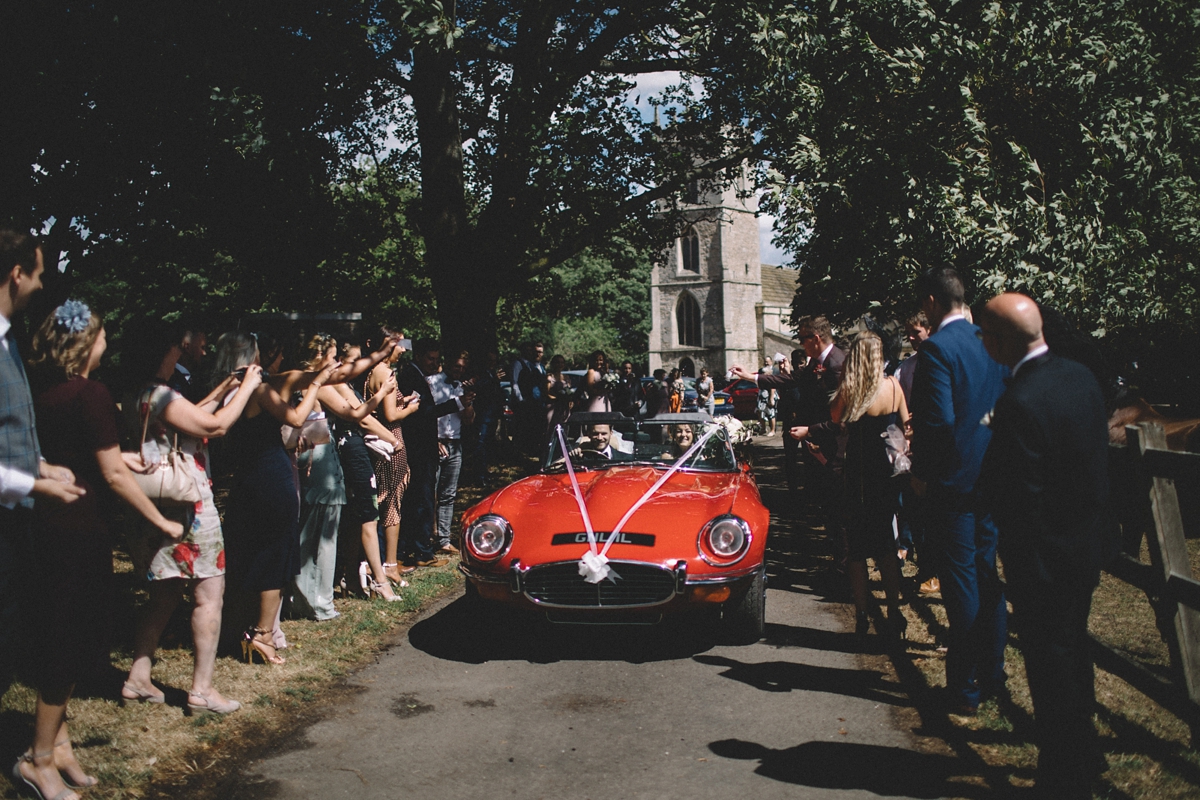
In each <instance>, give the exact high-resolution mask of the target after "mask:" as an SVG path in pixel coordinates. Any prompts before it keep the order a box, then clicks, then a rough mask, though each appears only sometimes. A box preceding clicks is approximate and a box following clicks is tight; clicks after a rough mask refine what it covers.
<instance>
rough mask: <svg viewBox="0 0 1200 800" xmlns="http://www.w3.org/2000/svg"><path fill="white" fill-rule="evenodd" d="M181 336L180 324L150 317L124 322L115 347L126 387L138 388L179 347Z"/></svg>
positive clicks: (183, 332)
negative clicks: (172, 350) (172, 349)
mask: <svg viewBox="0 0 1200 800" xmlns="http://www.w3.org/2000/svg"><path fill="white" fill-rule="evenodd" d="M192 330H196V329H195V328H193V329H192ZM185 333H187V326H186V325H184V324H183V323H180V322H166V321H163V320H159V319H154V318H152V317H139V318H137V319H133V320H130V321H129V322H127V323H125V326H124V327H123V328H122V329H121V338H120V339H119V340H118V342H117V344H118V350H119V352H120V353H121V373H122V375H123V376H124V379H125V381H126V382H127V384H128V388H130V389H135V388H141V386H143V385H144V384H145V383H146V381H147V380H149V379H150V378H151V377H152V376H153V375H154V373H156V372H158V368H159V367H160V366H161V365H162V360H163V357H164V356H166V354H167V351H168V350H170V349H171V348H172V347H176V346H179V345H181V344H182V343H183V337H184V334H185ZM222 377H224V376H222Z"/></svg>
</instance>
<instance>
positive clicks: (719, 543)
mask: <svg viewBox="0 0 1200 800" xmlns="http://www.w3.org/2000/svg"><path fill="white" fill-rule="evenodd" d="M753 538H754V537H753V535H752V534H751V533H750V525H749V523H747V522H746V520H744V519H742V518H740V517H735V516H733V515H732V514H726V515H724V516H720V517H717V518H716V519H714V520H712V521H711V522H709V523H708V524H707V525H705V526H704V529H703V530H701V531H700V539H699V541H698V542H697V543H696V544H697V549H698V550H699V551H700V557H701V558H703V559H704V561H705V562H706V563H708V564H711V565H712V566H714V567H727V566H729V565H731V564H736V563H737V562H739V561H741V560H742V558H743V557H744V556H745V555H746V553H747V552H748V551H749V550H750V541H751V540H752V539H753Z"/></svg>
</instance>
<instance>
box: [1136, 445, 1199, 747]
mask: <svg viewBox="0 0 1200 800" xmlns="http://www.w3.org/2000/svg"><path fill="white" fill-rule="evenodd" d="M1127 430H1130V432H1133V430H1131V429H1127ZM1133 443H1135V445H1136V448H1137V450H1136V455H1137V456H1138V462H1139V464H1138V469H1139V472H1140V473H1141V475H1142V476H1143V477H1144V479H1145V480H1144V482H1143V484H1142V485H1143V486H1145V485H1147V484H1148V485H1149V488H1150V510H1151V513H1152V514H1153V516H1154V535H1155V539H1156V543H1157V545H1158V547H1157V550H1158V555H1159V559H1158V560H1159V562H1160V564H1161V568H1162V574H1163V575H1162V577H1163V586H1164V590H1165V587H1166V583H1167V582H1168V581H1169V580H1170V579H1171V576H1172V575H1178V576H1181V577H1187V578H1191V577H1192V568H1191V563H1190V561H1189V559H1188V552H1187V542H1186V541H1185V540H1184V536H1183V518H1182V517H1181V516H1180V514H1179V497H1178V495H1177V494H1176V493H1175V481H1173V480H1171V479H1169V478H1159V477H1154V476H1151V475H1147V474H1146V473H1145V472H1144V468H1145V467H1144V464H1143V463H1142V461H1141V458H1140V457H1141V456H1142V455H1144V454H1145V452H1146V451H1147V450H1166V449H1167V435H1166V432H1165V431H1164V430H1163V427H1162V426H1161V425H1159V424H1157V423H1154V422H1140V423H1138V425H1137V428H1136V434H1135V435H1134V437H1133ZM1164 610H1165V611H1166V612H1167V614H1166V615H1167V620H1166V621H1169V622H1170V623H1172V625H1171V628H1172V632H1173V633H1174V636H1169V637H1167V644H1168V646H1169V647H1170V649H1171V660H1172V661H1173V662H1174V667H1175V670H1176V672H1177V674H1179V675H1180V677H1182V678H1183V682H1184V686H1186V687H1187V693H1188V697H1189V698H1190V699H1191V701H1192V702H1193V703H1196V704H1200V611H1196V610H1195V609H1192V608H1188V607H1187V606H1185V605H1183V604H1182V603H1179V602H1176V601H1174V600H1172V599H1168V600H1167V604H1166V608H1165V609H1164ZM1164 633H1166V631H1164ZM1172 640H1173V641H1172ZM1194 733H1195V732H1194Z"/></svg>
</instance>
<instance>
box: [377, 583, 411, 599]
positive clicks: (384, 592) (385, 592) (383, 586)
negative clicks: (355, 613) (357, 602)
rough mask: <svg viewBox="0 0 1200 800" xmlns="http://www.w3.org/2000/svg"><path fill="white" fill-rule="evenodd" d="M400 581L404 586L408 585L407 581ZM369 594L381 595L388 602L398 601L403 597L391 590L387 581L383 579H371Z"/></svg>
mask: <svg viewBox="0 0 1200 800" xmlns="http://www.w3.org/2000/svg"><path fill="white" fill-rule="evenodd" d="M401 583H403V584H404V585H405V586H408V582H407V581H401ZM371 595H372V596H373V597H382V598H383V599H384V600H386V601H388V602H389V603H399V602H400V601H401V600H402V599H403V598H402V597H400V595H398V594H395V593H393V592H392V587H391V586H389V585H388V583H387V581H384V582H383V583H376V582H375V581H371Z"/></svg>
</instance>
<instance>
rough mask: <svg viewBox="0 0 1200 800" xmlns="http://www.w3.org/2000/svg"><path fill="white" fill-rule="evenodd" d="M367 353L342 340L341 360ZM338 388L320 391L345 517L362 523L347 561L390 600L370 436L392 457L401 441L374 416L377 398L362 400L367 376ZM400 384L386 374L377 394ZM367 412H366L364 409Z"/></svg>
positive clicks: (366, 584) (368, 591) (367, 587)
mask: <svg viewBox="0 0 1200 800" xmlns="http://www.w3.org/2000/svg"><path fill="white" fill-rule="evenodd" d="M361 356H362V348H361V347H359V346H358V345H356V344H346V345H343V346H342V351H341V360H342V361H343V362H344V363H347V362H353V361H357V360H358V359H359V358H360V357H361ZM331 388H332V389H333V390H334V391H336V392H337V394H338V397H339V398H340V402H339V401H335V400H334V399H333V398H327V397H326V396H325V395H326V393H325V387H321V391H320V392H318V394H317V396H318V398H320V399H321V404H322V406H324V407H325V408H326V409H327V410H329V411H330V412H332V415H331V417H330V423H329V427H330V431H331V433H332V436H333V441H334V443H335V444H336V445H337V454H338V458H339V460H340V461H341V464H342V475H343V478H344V486H345V491H346V506H345V508H344V509H343V511H342V523H343V524H345V525H348V526H358V531H359V539H358V540H357V541H356V542H355V544H354V545H353V546H347V547H340V548H339V549H340V550H342V551H343V553H345V554H346V555H348V558H346V557H343V558H342V561H343V563H344V564H347V563H348V564H351V565H358V567H359V569H358V579H359V585H360V587H361V588H362V591H363V593H364V594H365V595H366V596H367V597H371V596H373V595H378V596H380V597H382V598H383V599H384V600H387V601H388V602H395V600H396V599H398V598H399V596H398V595H396V594H394V593H393V592H392V586H391V581H390V580H389V579H388V577H387V575H386V573H385V572H384V568H383V557H382V553H383V551H382V550H381V549H380V546H379V539H380V537H379V533H378V524H379V506H378V505H377V503H378V499H377V488H378V481H377V479H376V477H375V468H374V467H373V466H372V465H371V455H370V454H371V452H372V450H371V449H370V448H368V446H367V442H366V437H367V436H371V437H373V439H372V443H373V445H375V446H376V447H377V448H378V450H377V451H375V452H377V453H379V454H380V457H381V458H391V457H392V455H393V454H394V453H395V452H396V450H397V448H401V449H402V447H401V444H400V442H399V441H397V440H396V437H395V436H394V435H393V434H392V432H391V431H389V430H388V429H387V428H385V427H384V426H383V424H382V423H381V422H380V421H379V420H378V419H376V418H375V415H374V414H373V413H372V412H373V411H374V410H375V409H376V408H378V404H375V405H367V404H366V403H365V401H364V400H363V395H362V389H363V388H365V382H364V381H359V380H353V381H347V382H346V383H339V384H335V385H333V386H332V387H331ZM395 390H396V385H395V378H394V376H393V377H392V378H391V379H390V380H389V379H387V378H385V379H384V382H383V384H382V385H381V386H380V387H379V391H378V392H376V393H375V394H374V395H372V398H374V397H377V396H378V397H380V398H381V399H380V403H382V402H383V399H386V398H387V397H388V396H389V395H390V394H391V393H392V392H394V391H395ZM364 409H365V416H361V415H362V414H363V413H364ZM359 552H361V553H362V554H363V555H364V556H365V557H366V561H365V562H364V564H365V566H366V569H365V570H364V569H363V565H364V564H359ZM343 572H344V573H345V574H347V575H351V574H353V572H354V570H353V569H343ZM398 585H399V586H402V587H403V586H407V585H408V582H407V581H404V580H401V581H400V582H399V584H398Z"/></svg>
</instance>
